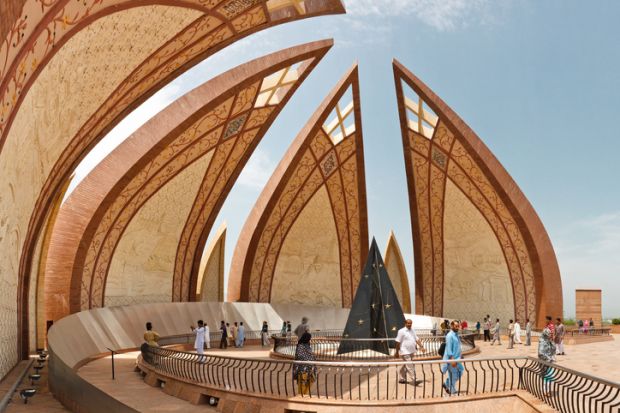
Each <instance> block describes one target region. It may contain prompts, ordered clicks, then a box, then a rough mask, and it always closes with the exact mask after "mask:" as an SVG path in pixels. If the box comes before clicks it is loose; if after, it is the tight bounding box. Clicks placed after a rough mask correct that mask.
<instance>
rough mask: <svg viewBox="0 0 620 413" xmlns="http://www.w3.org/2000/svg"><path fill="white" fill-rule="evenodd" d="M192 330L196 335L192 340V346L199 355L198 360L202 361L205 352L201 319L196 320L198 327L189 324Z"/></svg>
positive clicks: (203, 329) (203, 328)
mask: <svg viewBox="0 0 620 413" xmlns="http://www.w3.org/2000/svg"><path fill="white" fill-rule="evenodd" d="M190 328H191V329H192V332H193V333H194V334H195V335H196V340H194V348H195V349H196V353H198V355H199V356H200V360H201V361H202V355H203V354H204V352H205V325H204V322H203V321H202V320H198V328H194V326H190Z"/></svg>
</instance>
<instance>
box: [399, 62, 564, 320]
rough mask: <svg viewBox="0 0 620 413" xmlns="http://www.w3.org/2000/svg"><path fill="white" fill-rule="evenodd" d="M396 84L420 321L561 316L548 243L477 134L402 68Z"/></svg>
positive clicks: (557, 276)
mask: <svg viewBox="0 0 620 413" xmlns="http://www.w3.org/2000/svg"><path fill="white" fill-rule="evenodd" d="M394 79H395V82H396V91H397V99H398V108H399V114H400V123H401V129H402V138H403V150H404V155H405V166H406V170H407V183H408V188H409V201H410V207H411V222H412V229H413V240H414V253H415V287H416V288H415V291H416V313H418V314H428V315H434V316H445V317H453V318H466V319H470V320H476V319H479V318H480V317H481V316H482V315H484V314H492V315H493V317H496V316H497V317H499V318H500V319H502V320H503V321H505V320H506V319H508V318H517V319H519V320H522V321H524V320H525V319H526V318H529V319H531V320H536V321H537V323H538V325H541V324H542V323H543V322H544V318H545V316H546V315H547V314H552V315H561V314H562V284H561V280H560V272H559V268H558V264H557V261H556V258H555V253H554V251H553V247H552V245H551V242H550V240H549V236H548V235H547V232H546V231H545V229H544V227H543V225H542V223H541V222H540V219H539V218H538V216H537V215H536V212H535V211H534V209H533V208H532V206H531V205H530V203H529V202H528V200H527V199H526V197H525V195H523V193H522V192H521V190H520V189H519V187H518V186H517V184H516V183H515V182H514V181H513V179H512V178H511V177H510V175H508V173H507V172H506V170H505V169H504V168H503V167H502V165H501V164H500V163H499V162H498V161H497V159H496V158H495V157H494V156H493V154H492V153H491V152H490V151H489V149H488V148H487V147H486V146H485V145H484V143H483V142H482V141H481V140H480V138H478V136H477V135H476V134H475V133H474V132H473V131H472V130H471V129H470V128H469V127H468V126H467V125H466V124H465V122H463V121H462V120H461V119H460V118H459V117H458V116H457V115H456V113H454V111H452V110H451V109H450V108H449V107H448V106H447V105H446V104H445V103H444V102H443V101H442V100H441V99H440V98H439V97H437V96H436V95H435V94H434V93H433V92H432V91H431V90H430V89H429V88H428V87H427V86H426V85H425V84H424V83H422V82H421V81H420V80H419V79H418V78H417V77H415V76H414V75H413V74H412V73H411V72H409V71H408V70H407V69H406V68H405V67H404V66H402V65H401V64H400V63H398V62H396V61H395V62H394Z"/></svg>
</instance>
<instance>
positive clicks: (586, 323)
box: [577, 318, 594, 334]
mask: <svg viewBox="0 0 620 413" xmlns="http://www.w3.org/2000/svg"><path fill="white" fill-rule="evenodd" d="M577 326H578V327H579V334H588V333H592V331H593V330H594V320H593V319H591V318H590V319H589V320H579V321H577Z"/></svg>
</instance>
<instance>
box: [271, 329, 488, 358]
mask: <svg viewBox="0 0 620 413" xmlns="http://www.w3.org/2000/svg"><path fill="white" fill-rule="evenodd" d="M476 336H477V334H476V333H470V334H462V335H460V336H459V338H460V339H461V346H462V351H464V352H469V351H472V350H474V349H475V348H476V344H475V338H476ZM272 338H273V340H274V346H273V351H274V353H276V354H278V355H281V356H284V357H290V358H292V357H294V356H295V350H296V347H297V338H296V337H277V336H274V337H272ZM418 338H419V339H420V341H421V342H422V347H423V350H420V351H418V352H417V353H415V354H412V355H411V357H412V358H414V359H428V358H439V357H441V356H440V355H439V353H438V351H439V348H440V346H441V343H443V342H445V341H446V338H445V336H423V335H418ZM395 343H396V341H395V339H393V338H388V339H386V338H374V339H373V338H371V339H357V338H343V337H331V338H330V337H328V338H326V337H316V336H314V337H313V338H312V341H311V348H312V352H313V354H314V355H315V357H316V358H317V359H318V360H383V359H389V358H393V357H394V348H395ZM343 344H344V345H343ZM341 348H346V352H344V353H342V354H338V351H339V349H341ZM382 350H383V351H387V352H388V353H387V354H386V353H384V352H382Z"/></svg>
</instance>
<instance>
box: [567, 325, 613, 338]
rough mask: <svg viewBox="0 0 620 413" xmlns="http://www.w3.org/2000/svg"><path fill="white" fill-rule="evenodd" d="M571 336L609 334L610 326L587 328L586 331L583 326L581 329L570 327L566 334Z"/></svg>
mask: <svg viewBox="0 0 620 413" xmlns="http://www.w3.org/2000/svg"><path fill="white" fill-rule="evenodd" d="M569 334H570V335H571V336H608V335H610V334H611V328H609V327H602V328H588V330H587V331H586V330H585V329H584V328H582V329H578V328H575V329H570V330H568V329H567V330H566V335H569Z"/></svg>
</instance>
